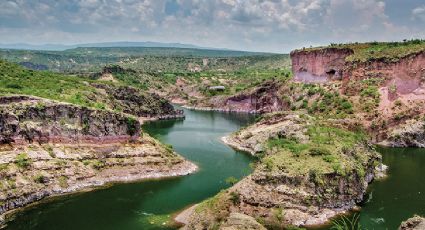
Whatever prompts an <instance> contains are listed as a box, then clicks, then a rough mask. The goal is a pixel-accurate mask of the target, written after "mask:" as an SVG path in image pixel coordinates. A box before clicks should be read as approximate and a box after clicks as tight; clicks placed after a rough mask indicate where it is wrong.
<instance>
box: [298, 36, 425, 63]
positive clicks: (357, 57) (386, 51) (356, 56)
mask: <svg viewBox="0 0 425 230" xmlns="http://www.w3.org/2000/svg"><path fill="white" fill-rule="evenodd" d="M326 48H335V49H348V50H351V51H352V53H351V54H350V55H348V56H347V57H346V58H345V60H346V61H348V62H367V61H372V60H381V61H390V62H396V61H398V60H399V59H400V58H403V57H407V56H409V55H413V54H417V53H420V52H423V51H425V40H421V39H415V40H405V41H403V42H369V43H358V42H356V43H347V44H331V45H330V46H323V47H313V48H303V49H298V50H295V51H294V52H300V51H304V52H314V51H318V50H323V49H326Z"/></svg>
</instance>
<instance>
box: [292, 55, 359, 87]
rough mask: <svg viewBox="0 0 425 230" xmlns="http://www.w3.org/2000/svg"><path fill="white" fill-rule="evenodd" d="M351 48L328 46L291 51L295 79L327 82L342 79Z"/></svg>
mask: <svg viewBox="0 0 425 230" xmlns="http://www.w3.org/2000/svg"><path fill="white" fill-rule="evenodd" d="M353 53H354V52H353V50H351V49H339V48H326V49H317V50H298V51H293V52H291V60H292V73H293V74H294V79H295V80H297V81H302V82H326V81H329V80H335V79H341V78H342V76H343V71H344V68H345V67H346V61H345V58H346V57H348V56H350V55H352V54H353Z"/></svg>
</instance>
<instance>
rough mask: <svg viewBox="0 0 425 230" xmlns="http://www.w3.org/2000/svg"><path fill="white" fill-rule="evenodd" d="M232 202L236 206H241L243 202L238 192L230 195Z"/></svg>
mask: <svg viewBox="0 0 425 230" xmlns="http://www.w3.org/2000/svg"><path fill="white" fill-rule="evenodd" d="M230 200H231V201H232V203H233V204H234V205H236V204H239V203H240V202H241V198H240V195H239V193H237V192H231V193H230Z"/></svg>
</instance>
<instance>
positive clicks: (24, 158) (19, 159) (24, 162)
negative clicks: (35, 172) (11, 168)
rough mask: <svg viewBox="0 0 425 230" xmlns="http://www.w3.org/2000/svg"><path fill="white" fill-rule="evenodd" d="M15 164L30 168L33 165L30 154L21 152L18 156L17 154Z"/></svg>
mask: <svg viewBox="0 0 425 230" xmlns="http://www.w3.org/2000/svg"><path fill="white" fill-rule="evenodd" d="M15 164H16V165H17V166H18V167H19V168H28V167H29V166H30V165H31V159H29V157H28V154H26V153H21V154H19V155H18V156H16V159H15Z"/></svg>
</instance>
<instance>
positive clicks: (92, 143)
mask: <svg viewBox="0 0 425 230" xmlns="http://www.w3.org/2000/svg"><path fill="white" fill-rule="evenodd" d="M0 142H1V144H0V216H2V215H4V214H6V213H9V212H11V211H14V210H16V209H18V208H21V207H25V206H27V205H29V204H31V203H34V202H37V201H39V200H42V199H44V198H47V197H50V196H54V195H60V194H65V193H70V192H76V191H81V190H83V189H85V188H91V187H97V186H102V185H105V184H106V183H111V182H127V181H135V180H141V179H147V178H159V177H171V176H180V175H186V174H189V173H192V172H194V171H195V170H196V168H197V167H196V166H195V165H194V164H192V163H191V162H188V161H186V160H184V159H183V158H182V157H180V156H179V155H177V154H176V153H175V152H173V150H172V149H170V148H168V147H166V146H163V145H162V144H161V143H159V142H158V141H156V140H155V139H153V138H151V137H149V136H148V135H147V134H145V133H141V128H140V122H139V121H138V120H137V119H135V118H133V117H131V116H129V115H125V114H122V113H114V112H111V111H106V110H95V109H90V108H85V107H81V106H76V105H72V104H68V103H60V102H56V101H51V100H46V99H41V98H36V97H28V96H9V97H0ZM2 218H3V216H2ZM0 223H1V222H0Z"/></svg>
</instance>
